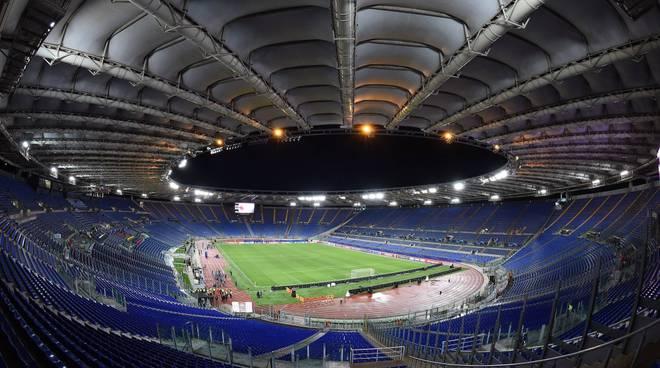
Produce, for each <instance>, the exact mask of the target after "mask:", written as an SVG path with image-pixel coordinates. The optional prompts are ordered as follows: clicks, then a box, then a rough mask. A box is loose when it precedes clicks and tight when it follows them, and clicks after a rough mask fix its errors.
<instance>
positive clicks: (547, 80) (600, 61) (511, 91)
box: [425, 34, 660, 132]
mask: <svg viewBox="0 0 660 368" xmlns="http://www.w3.org/2000/svg"><path fill="white" fill-rule="evenodd" d="M659 47H660V35H658V34H654V35H652V36H650V37H647V38H643V39H638V40H633V41H630V42H628V43H626V44H624V45H619V46H616V47H612V48H609V49H605V50H603V51H600V52H598V53H595V54H590V55H588V56H587V57H585V58H583V59H581V60H577V61H572V62H569V63H567V64H565V65H562V66H559V67H557V68H555V69H552V70H549V71H548V72H546V73H543V74H539V75H536V76H534V77H532V78H530V79H528V80H526V81H524V82H521V83H517V84H515V85H514V86H512V87H509V88H507V89H505V90H503V91H500V92H497V93H496V94H494V95H491V96H489V97H487V98H485V99H484V100H482V101H480V102H477V103H475V104H473V105H470V106H468V107H466V108H464V109H463V110H461V111H459V112H457V113H455V114H453V115H451V116H448V117H446V118H444V119H442V120H440V121H438V122H436V123H435V124H433V125H431V126H430V127H428V128H426V129H425V131H426V132H432V131H434V130H437V129H441V128H444V127H446V126H448V125H451V124H453V123H455V122H458V121H459V120H461V119H463V118H465V117H467V116H470V115H472V114H476V113H478V112H480V111H483V110H485V109H488V108H490V107H492V106H494V105H497V104H500V103H502V102H504V101H506V100H509V99H511V98H513V97H516V96H518V95H521V94H525V93H528V92H530V91H533V90H535V89H538V88H540V87H543V86H545V85H548V84H551V83H554V82H556V81H559V80H562V79H566V78H569V77H572V76H575V75H579V74H583V73H585V72H587V71H589V70H593V69H597V68H601V67H604V66H606V65H609V64H612V63H615V62H617V61H620V60H625V59H630V58H638V57H640V56H642V55H644V54H646V53H648V52H649V51H651V50H654V49H657V48H659Z"/></svg>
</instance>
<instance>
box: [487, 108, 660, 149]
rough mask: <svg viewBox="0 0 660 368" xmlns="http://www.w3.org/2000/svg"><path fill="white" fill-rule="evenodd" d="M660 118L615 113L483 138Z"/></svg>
mask: <svg viewBox="0 0 660 368" xmlns="http://www.w3.org/2000/svg"><path fill="white" fill-rule="evenodd" d="M656 119H660V113H641V114H630V115H627V114H626V115H616V116H599V117H594V118H581V119H575V120H569V121H557V122H551V123H548V124H543V125H535V126H533V127H530V128H525V129H519V130H516V131H509V132H508V133H504V134H496V135H492V136H489V137H488V138H485V140H486V141H488V142H494V141H497V142H501V141H504V140H506V139H515V138H516V137H519V136H520V135H521V134H539V133H543V132H545V131H547V130H548V129H559V128H561V129H571V128H583V127H589V126H591V125H592V124H594V123H604V124H608V125H617V124H635V123H643V122H647V121H653V120H656Z"/></svg>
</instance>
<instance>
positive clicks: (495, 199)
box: [490, 194, 500, 202]
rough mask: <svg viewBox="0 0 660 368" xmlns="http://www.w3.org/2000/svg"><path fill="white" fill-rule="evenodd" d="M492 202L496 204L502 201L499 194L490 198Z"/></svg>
mask: <svg viewBox="0 0 660 368" xmlns="http://www.w3.org/2000/svg"><path fill="white" fill-rule="evenodd" d="M490 200H491V201H493V202H495V201H499V200H500V195H499V194H493V195H491V196H490Z"/></svg>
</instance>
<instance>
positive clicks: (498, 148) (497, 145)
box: [493, 144, 502, 151]
mask: <svg viewBox="0 0 660 368" xmlns="http://www.w3.org/2000/svg"><path fill="white" fill-rule="evenodd" d="M500 148H502V147H500V145H499V144H496V145H494V146H493V149H494V150H495V151H499V150H500Z"/></svg>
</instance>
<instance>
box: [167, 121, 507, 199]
mask: <svg viewBox="0 0 660 368" xmlns="http://www.w3.org/2000/svg"><path fill="white" fill-rule="evenodd" d="M506 163H507V159H506V157H505V156H504V155H503V154H500V153H496V152H493V151H492V150H490V149H487V148H485V147H480V146H478V145H476V144H469V143H465V142H462V141H460V140H455V141H452V142H451V143H448V142H445V141H444V140H442V139H441V138H440V137H438V136H429V135H425V134H410V133H395V132H392V133H383V132H379V133H374V134H372V135H369V136H367V135H364V134H359V133H355V132H335V133H330V134H329V133H327V132H326V133H323V134H303V135H296V136H288V137H282V138H271V137H263V138H261V139H254V138H253V139H247V140H243V141H236V142H230V143H227V145H225V146H223V147H217V148H214V149H209V150H207V151H203V152H201V153H199V154H197V155H195V157H192V158H189V159H188V160H187V165H185V167H183V168H179V167H176V166H175V167H173V168H172V174H171V178H172V179H173V180H174V181H176V182H177V183H179V184H182V185H185V186H192V187H198V188H207V189H212V190H228V191H246V192H253V193H258V192H279V193H282V192H291V193H302V192H325V193H331V192H352V191H365V190H388V189H397V188H405V187H418V186H424V185H433V184H442V183H447V182H452V181H457V180H464V179H468V178H473V177H477V176H481V175H484V174H487V173H490V172H492V171H495V170H497V169H499V168H501V167H503V166H504V165H506Z"/></svg>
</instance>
